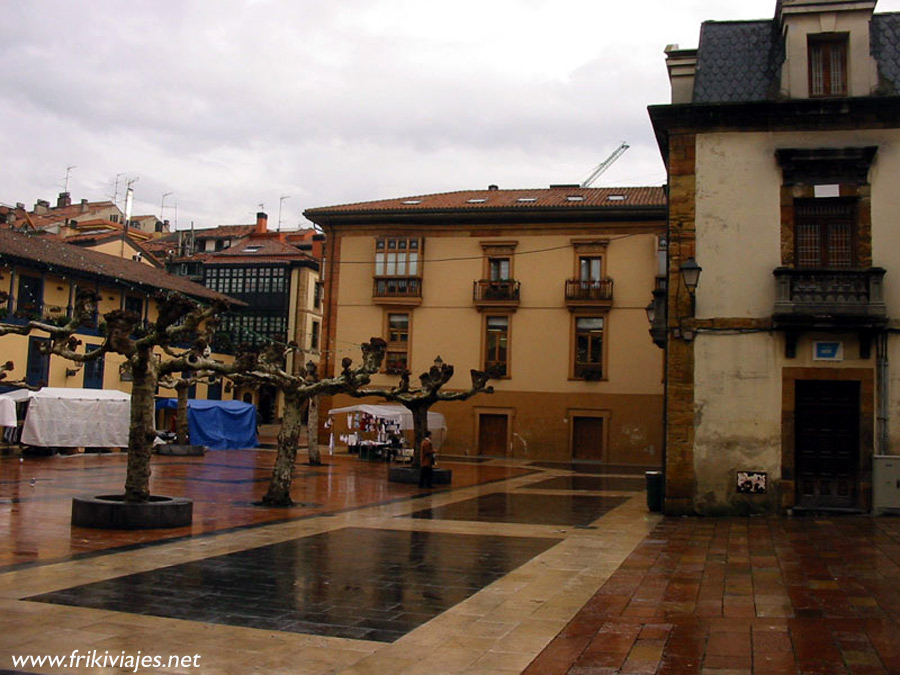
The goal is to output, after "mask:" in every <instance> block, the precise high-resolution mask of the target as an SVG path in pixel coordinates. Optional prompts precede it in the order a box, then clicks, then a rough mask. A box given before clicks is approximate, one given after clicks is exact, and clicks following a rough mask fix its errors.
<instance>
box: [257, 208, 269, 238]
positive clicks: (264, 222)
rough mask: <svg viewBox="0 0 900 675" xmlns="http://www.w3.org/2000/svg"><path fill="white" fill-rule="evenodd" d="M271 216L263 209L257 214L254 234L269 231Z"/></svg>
mask: <svg viewBox="0 0 900 675" xmlns="http://www.w3.org/2000/svg"><path fill="white" fill-rule="evenodd" d="M268 222H269V216H267V215H266V214H265V213H263V212H262V211H260V212H258V213H257V214H256V230H255V231H254V234H265V233H266V232H268V231H269V228H268Z"/></svg>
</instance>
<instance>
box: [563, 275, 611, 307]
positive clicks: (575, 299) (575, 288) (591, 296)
mask: <svg viewBox="0 0 900 675" xmlns="http://www.w3.org/2000/svg"><path fill="white" fill-rule="evenodd" d="M612 300H613V280H612V279H610V278H609V277H605V278H603V279H568V280H566V302H567V303H568V304H570V305H573V304H574V305H597V304H600V305H611V304H612Z"/></svg>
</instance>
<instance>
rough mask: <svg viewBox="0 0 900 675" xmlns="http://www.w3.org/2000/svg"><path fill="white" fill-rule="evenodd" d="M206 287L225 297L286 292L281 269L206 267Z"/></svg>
mask: <svg viewBox="0 0 900 675" xmlns="http://www.w3.org/2000/svg"><path fill="white" fill-rule="evenodd" d="M205 274H206V284H205V285H206V287H207V288H211V289H212V290H214V291H218V292H219V293H225V294H226V295H235V294H238V295H240V294H253V293H284V292H285V291H286V290H287V277H286V270H285V269H284V268H283V267H207V268H206V270H205Z"/></svg>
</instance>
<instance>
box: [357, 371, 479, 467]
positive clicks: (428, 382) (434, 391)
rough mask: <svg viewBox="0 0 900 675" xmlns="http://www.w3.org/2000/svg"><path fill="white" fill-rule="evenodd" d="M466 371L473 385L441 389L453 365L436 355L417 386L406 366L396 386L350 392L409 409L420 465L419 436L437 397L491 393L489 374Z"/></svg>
mask: <svg viewBox="0 0 900 675" xmlns="http://www.w3.org/2000/svg"><path fill="white" fill-rule="evenodd" d="M469 372H470V375H471V378H472V386H471V387H469V389H466V390H464V391H441V388H442V387H443V386H444V385H445V384H447V382H449V381H450V378H452V377H453V366H452V365H450V364H447V363H443V362H442V361H441V360H440V357H438V358H436V359H435V361H434V365H433V366H431V368H430V369H429V370H428V372H426V373H422V374H421V375H419V386H418V387H417V388H414V389H411V388H410V385H409V377H410V373H409V371H408V370H404V371H403V372H402V373H401V375H400V382H399V384H398V385H397V386H396V387H379V388H366V389H361V390H357V391H352V392H349V393H350V395H351V396H353V397H356V398H363V397H365V396H380V397H381V398H383V399H385V400H388V401H392V402H394V403H400V404H401V405H403V406H405V407H406V409H407V410H409V411H410V412H411V413H412V417H413V430H414V434H415V446H414V447H415V453H414V454H413V466H414V467H416V468H418V467H419V466H420V465H421V457H420V453H421V447H422V439H423V438H425V432H426V431H427V430H428V411H429V410H430V409H431V406H433V405H434V404H435V403H437V402H438V401H465V400H466V399H469V398H471V397H473V396H475V394H493V393H494V388H493V387H492V386H490V385H488V383H487V382H488V380H489V379H490V375H488V374H487V373H485V372H483V371H480V370H471V371H469Z"/></svg>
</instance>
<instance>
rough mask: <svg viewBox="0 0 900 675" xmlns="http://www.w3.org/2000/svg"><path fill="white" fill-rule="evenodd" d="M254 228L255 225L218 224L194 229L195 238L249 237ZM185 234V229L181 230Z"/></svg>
mask: <svg viewBox="0 0 900 675" xmlns="http://www.w3.org/2000/svg"><path fill="white" fill-rule="evenodd" d="M255 230H256V225H219V226H218V227H209V228H206V229H203V230H194V238H196V239H227V238H234V237H249V236H250V235H251V234H253V232H254V231H255ZM182 232H184V233H185V234H187V231H185V230H182Z"/></svg>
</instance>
